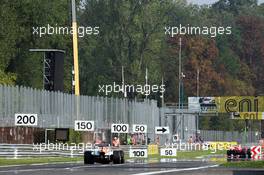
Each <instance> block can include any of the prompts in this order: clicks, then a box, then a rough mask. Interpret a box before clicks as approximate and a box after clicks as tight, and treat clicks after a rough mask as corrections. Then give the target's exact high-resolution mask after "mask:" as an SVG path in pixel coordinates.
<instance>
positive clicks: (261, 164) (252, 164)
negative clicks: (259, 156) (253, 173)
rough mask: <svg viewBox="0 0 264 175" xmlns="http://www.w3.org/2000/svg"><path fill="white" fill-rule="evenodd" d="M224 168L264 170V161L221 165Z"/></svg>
mask: <svg viewBox="0 0 264 175" xmlns="http://www.w3.org/2000/svg"><path fill="white" fill-rule="evenodd" d="M221 166H222V167H226V168H264V161H263V160H261V161H237V162H226V163H223V164H221Z"/></svg>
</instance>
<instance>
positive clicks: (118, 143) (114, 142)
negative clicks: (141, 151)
mask: <svg viewBox="0 0 264 175" xmlns="http://www.w3.org/2000/svg"><path fill="white" fill-rule="evenodd" d="M112 144H113V146H114V147H119V145H120V141H119V138H117V137H114V139H113V141H112Z"/></svg>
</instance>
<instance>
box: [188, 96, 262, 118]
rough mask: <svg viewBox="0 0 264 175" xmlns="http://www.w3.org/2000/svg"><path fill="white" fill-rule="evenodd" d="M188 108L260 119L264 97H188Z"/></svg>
mask: <svg viewBox="0 0 264 175" xmlns="http://www.w3.org/2000/svg"><path fill="white" fill-rule="evenodd" d="M188 107H189V110H193V111H197V112H202V113H211V112H218V113H241V116H242V117H250V116H251V117H253V116H254V115H255V118H256V119H258V118H262V117H263V112H264V96H225V97H188Z"/></svg>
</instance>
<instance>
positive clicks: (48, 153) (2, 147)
mask: <svg viewBox="0 0 264 175" xmlns="http://www.w3.org/2000/svg"><path fill="white" fill-rule="evenodd" d="M35 146H36V145H35ZM69 148H70V147H69ZM119 148H120V149H122V150H123V151H124V152H125V153H126V154H128V153H129V149H131V148H134V149H147V146H146V145H138V146H131V145H121V146H120V147H119ZM83 150H85V149H83V148H82V147H80V148H76V149H74V148H72V149H71V148H70V149H69V150H57V151H56V150H52V149H45V150H36V149H35V150H34V145H33V144H0V157H10V158H12V157H13V158H17V157H59V156H64V157H76V156H83Z"/></svg>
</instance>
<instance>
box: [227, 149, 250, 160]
mask: <svg viewBox="0 0 264 175" xmlns="http://www.w3.org/2000/svg"><path fill="white" fill-rule="evenodd" d="M245 159H251V151H250V149H249V148H247V147H244V148H242V147H241V146H233V147H230V149H229V150H227V161H231V160H245Z"/></svg>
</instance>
